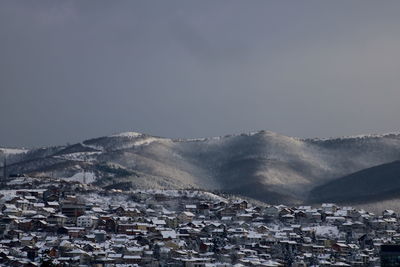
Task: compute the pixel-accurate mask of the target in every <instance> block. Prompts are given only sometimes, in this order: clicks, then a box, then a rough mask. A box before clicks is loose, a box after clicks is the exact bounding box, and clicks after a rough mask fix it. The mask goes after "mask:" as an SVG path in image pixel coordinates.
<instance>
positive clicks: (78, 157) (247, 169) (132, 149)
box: [0, 131, 400, 204]
mask: <svg viewBox="0 0 400 267" xmlns="http://www.w3.org/2000/svg"><path fill="white" fill-rule="evenodd" d="M0 151H1V150H0ZM0 155H1V154H0ZM7 157H8V158H9V162H10V166H9V169H10V172H13V173H27V174H29V175H33V176H58V177H64V178H65V179H69V177H78V176H79V177H80V173H83V172H89V173H91V175H93V177H95V179H94V181H93V183H95V184H97V185H100V186H104V187H108V188H109V187H112V186H113V185H114V184H121V183H126V184H130V185H131V186H130V188H152V187H154V188H200V189H207V190H223V191H226V192H228V193H233V194H240V195H244V196H247V197H254V198H256V199H259V200H262V201H267V202H270V203H284V204H285V203H303V202H305V201H307V199H309V194H310V192H311V190H312V189H313V188H316V187H317V186H320V185H322V184H325V183H327V182H329V181H332V180H333V179H337V178H340V177H343V176H345V175H349V174H351V173H354V172H357V171H361V170H363V169H365V168H370V167H373V166H377V165H380V164H385V163H388V162H393V161H396V160H400V133H387V134H381V135H376V134H375V135H361V136H360V135H359V136H348V137H335V138H328V139H326V138H324V139H320V138H296V137H289V136H285V135H281V134H278V133H275V132H271V131H257V132H250V133H242V134H235V135H225V136H221V137H211V138H200V139H180V138H176V139H172V138H163V137H156V136H152V135H147V134H142V133H137V132H123V133H119V134H113V135H110V136H103V137H97V138H92V139H87V140H84V141H82V142H79V143H76V144H72V145H67V146H53V147H47V148H39V149H31V150H28V151H26V152H24V153H19V154H9V155H8V156H7ZM116 166H118V167H116ZM127 189H129V187H127Z"/></svg>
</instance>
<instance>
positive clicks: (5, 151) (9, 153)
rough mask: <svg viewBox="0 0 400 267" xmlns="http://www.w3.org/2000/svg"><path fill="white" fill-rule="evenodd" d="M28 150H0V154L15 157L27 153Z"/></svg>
mask: <svg viewBox="0 0 400 267" xmlns="http://www.w3.org/2000/svg"><path fill="white" fill-rule="evenodd" d="M28 151H29V150H28V149H22V148H0V152H2V153H3V154H6V155H16V154H22V153H26V152H28Z"/></svg>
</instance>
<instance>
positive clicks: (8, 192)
mask: <svg viewBox="0 0 400 267" xmlns="http://www.w3.org/2000/svg"><path fill="white" fill-rule="evenodd" d="M0 195H2V196H3V197H2V198H0V202H4V201H7V200H10V199H12V198H14V197H15V196H17V190H0Z"/></svg>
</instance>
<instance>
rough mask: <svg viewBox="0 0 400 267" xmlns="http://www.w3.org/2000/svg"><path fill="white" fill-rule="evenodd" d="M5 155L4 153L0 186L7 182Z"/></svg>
mask: <svg viewBox="0 0 400 267" xmlns="http://www.w3.org/2000/svg"><path fill="white" fill-rule="evenodd" d="M7 178H8V177H7V157H6V155H4V160H3V179H2V181H1V184H2V186H5V185H6V183H7Z"/></svg>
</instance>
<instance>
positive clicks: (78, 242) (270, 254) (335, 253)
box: [0, 176, 400, 267]
mask: <svg viewBox="0 0 400 267" xmlns="http://www.w3.org/2000/svg"><path fill="white" fill-rule="evenodd" d="M0 197H1V198H0V207H1V213H0V236H1V239H0V240H1V241H0V266H188V267H202V266H208V267H214V266H215V267H223V266H380V265H381V264H382V263H383V262H382V261H387V262H388V264H389V265H387V266H395V265H390V262H393V260H394V259H393V257H392V256H393V255H394V254H393V253H395V252H393V250H390V249H389V251H391V252H390V253H389V254H388V255H389V256H388V257H385V255H384V254H383V253H381V248H382V247H383V246H388V247H389V248H390V247H391V248H396V246H393V245H395V244H397V243H400V228H399V220H398V215H397V214H396V213H395V212H394V211H392V210H385V211H384V212H383V213H382V214H373V213H370V212H367V211H364V210H357V209H355V208H352V207H340V206H338V205H335V204H322V205H321V206H298V207H288V206H284V205H279V206H269V205H261V204H255V203H253V202H252V201H249V200H244V199H239V198H236V197H227V196H223V195H217V194H213V193H210V192H206V191H198V190H194V189H191V190H134V191H126V192H123V191H121V190H104V189H100V188H97V187H95V186H92V185H87V184H84V183H81V182H79V181H66V180H63V179H55V178H31V177H24V176H22V177H14V178H12V179H10V180H9V181H8V182H7V183H6V184H3V186H2V190H0ZM390 245H391V246H390ZM382 265H383V264H382Z"/></svg>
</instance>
